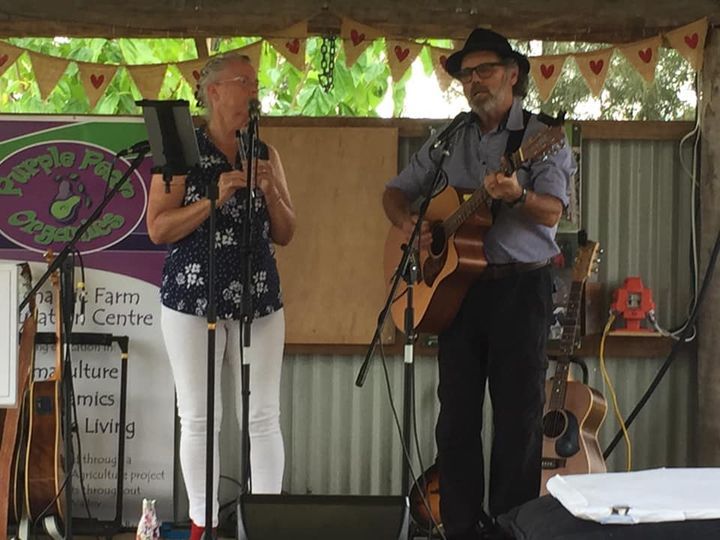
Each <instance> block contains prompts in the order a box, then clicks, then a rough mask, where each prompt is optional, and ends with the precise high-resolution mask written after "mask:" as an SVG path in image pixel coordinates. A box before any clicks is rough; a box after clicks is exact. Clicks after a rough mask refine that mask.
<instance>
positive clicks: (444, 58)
mask: <svg viewBox="0 0 720 540" xmlns="http://www.w3.org/2000/svg"><path fill="white" fill-rule="evenodd" d="M445 64H447V56H445V55H444V54H443V55H442V56H440V65H441V66H442V67H443V68H444V67H445Z"/></svg>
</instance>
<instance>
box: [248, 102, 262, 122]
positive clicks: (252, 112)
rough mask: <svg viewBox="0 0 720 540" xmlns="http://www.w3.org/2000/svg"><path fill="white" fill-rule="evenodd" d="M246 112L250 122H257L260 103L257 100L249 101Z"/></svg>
mask: <svg viewBox="0 0 720 540" xmlns="http://www.w3.org/2000/svg"><path fill="white" fill-rule="evenodd" d="M248 112H249V116H250V120H257V119H258V118H260V101H259V100H257V99H251V100H250V101H249V102H248Z"/></svg>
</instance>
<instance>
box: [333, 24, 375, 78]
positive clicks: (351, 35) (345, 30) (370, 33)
mask: <svg viewBox="0 0 720 540" xmlns="http://www.w3.org/2000/svg"><path fill="white" fill-rule="evenodd" d="M340 37H341V38H342V40H343V47H344V48H345V65H346V66H347V67H348V68H351V67H352V66H353V64H355V62H356V61H357V59H358V58H359V57H360V55H361V54H362V53H363V52H365V50H366V49H367V48H368V47H369V46H370V45H371V44H372V42H373V41H374V40H376V39H377V38H379V37H381V35H380V32H378V31H377V30H375V29H373V28H370V27H369V26H365V25H364V24H360V23H358V22H355V21H353V20H351V19H347V18H345V17H343V19H342V22H341V26H340Z"/></svg>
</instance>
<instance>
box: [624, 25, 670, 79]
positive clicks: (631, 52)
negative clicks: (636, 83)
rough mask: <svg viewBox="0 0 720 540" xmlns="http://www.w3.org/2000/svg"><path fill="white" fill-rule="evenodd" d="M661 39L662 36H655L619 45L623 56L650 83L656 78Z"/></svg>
mask: <svg viewBox="0 0 720 540" xmlns="http://www.w3.org/2000/svg"><path fill="white" fill-rule="evenodd" d="M660 41H661V38H660V36H655V37H652V38H649V39H644V40H642V41H636V42H635V43H630V44H629V45H625V46H622V47H618V50H619V51H620V52H621V53H623V56H625V58H627V59H628V60H629V61H630V63H631V64H632V65H633V67H634V68H635V69H636V70H637V71H638V73H640V75H641V76H642V78H643V79H645V81H647V82H649V83H651V82H653V80H654V79H655V66H657V61H658V48H659V47H660Z"/></svg>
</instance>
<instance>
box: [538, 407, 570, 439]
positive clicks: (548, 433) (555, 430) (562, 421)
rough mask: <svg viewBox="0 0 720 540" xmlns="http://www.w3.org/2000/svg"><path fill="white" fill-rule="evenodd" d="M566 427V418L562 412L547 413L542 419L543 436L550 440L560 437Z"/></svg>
mask: <svg viewBox="0 0 720 540" xmlns="http://www.w3.org/2000/svg"><path fill="white" fill-rule="evenodd" d="M566 426H567V418H566V417H565V414H564V413H563V412H562V411H557V410H555V411H548V413H547V414H546V415H545V416H544V417H543V435H545V437H549V438H550V439H554V438H556V437H559V436H560V435H562V434H563V432H564V431H565V427H566Z"/></svg>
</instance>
